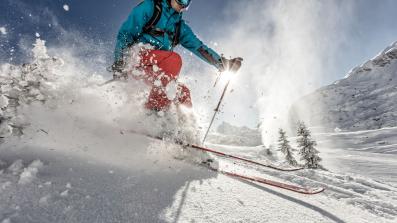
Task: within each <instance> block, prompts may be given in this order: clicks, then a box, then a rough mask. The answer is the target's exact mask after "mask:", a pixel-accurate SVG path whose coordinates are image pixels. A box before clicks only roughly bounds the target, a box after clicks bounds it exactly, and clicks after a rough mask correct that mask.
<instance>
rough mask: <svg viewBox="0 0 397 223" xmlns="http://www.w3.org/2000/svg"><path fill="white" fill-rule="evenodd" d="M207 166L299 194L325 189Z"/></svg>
mask: <svg viewBox="0 0 397 223" xmlns="http://www.w3.org/2000/svg"><path fill="white" fill-rule="evenodd" d="M206 167H208V166H206ZM208 168H209V169H210V170H212V171H216V172H218V173H221V174H223V175H226V176H230V177H235V178H238V179H242V180H246V181H252V182H257V183H260V184H266V185H270V186H273V187H278V188H281V189H285V190H289V191H293V192H296V193H300V194H307V195H314V194H318V193H321V192H323V191H324V190H325V189H324V188H323V187H317V188H307V187H301V186H296V185H292V184H286V183H282V182H278V181H274V180H268V179H265V178H262V177H255V176H247V175H243V174H238V173H233V172H229V171H226V170H219V169H214V168H211V167H208Z"/></svg>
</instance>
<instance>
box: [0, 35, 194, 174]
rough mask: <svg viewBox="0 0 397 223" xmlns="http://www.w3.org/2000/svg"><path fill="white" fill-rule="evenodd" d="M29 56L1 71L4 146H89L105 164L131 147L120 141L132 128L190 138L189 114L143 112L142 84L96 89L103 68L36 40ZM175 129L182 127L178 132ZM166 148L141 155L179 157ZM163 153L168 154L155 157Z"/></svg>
mask: <svg viewBox="0 0 397 223" xmlns="http://www.w3.org/2000/svg"><path fill="white" fill-rule="evenodd" d="M55 55H57V56H55ZM32 56H33V59H32V61H31V62H29V63H27V64H24V65H20V66H18V65H11V64H3V65H2V66H1V67H0V86H1V88H0V106H1V108H2V109H1V110H0V112H1V113H0V115H1V116H0V117H1V119H0V120H1V125H0V127H1V128H0V137H1V138H4V140H5V142H4V143H12V142H13V140H14V139H16V138H17V137H18V136H23V138H29V140H28V141H29V143H28V146H29V147H33V148H34V147H46V148H56V149H57V150H61V151H62V150H65V151H68V148H80V149H82V150H85V149H86V148H91V149H93V153H92V154H91V155H92V158H94V159H95V158H96V159H99V160H102V161H104V162H106V161H107V160H109V157H110V156H112V154H114V153H115V151H117V148H123V147H126V146H128V147H129V148H134V147H135V146H136V145H135V144H136V143H135V144H134V143H132V144H131V142H129V143H127V142H126V140H130V139H126V138H123V135H124V134H127V133H129V134H131V130H136V131H143V132H147V133H150V134H153V135H160V134H163V133H168V135H170V134H172V133H175V132H178V133H180V134H183V135H182V136H181V137H185V138H186V140H195V138H194V137H195V132H193V128H191V130H192V132H189V128H190V127H191V126H190V125H185V126H184V125H180V124H181V123H189V122H187V121H186V120H184V119H186V118H187V116H188V115H191V113H190V111H180V110H177V109H175V108H172V110H171V111H172V112H171V113H170V114H169V115H167V114H163V115H161V114H147V111H146V110H145V109H144V106H143V104H144V103H145V102H146V98H147V94H148V93H149V90H150V89H149V88H148V87H147V86H146V85H144V84H142V83H140V82H138V81H135V80H130V81H128V82H114V83H110V84H108V85H105V86H100V84H102V83H104V82H105V81H106V80H107V79H106V78H104V76H107V75H108V74H106V72H105V71H104V69H103V67H101V69H98V67H95V66H92V65H91V66H87V65H86V64H85V60H84V59H81V57H76V54H75V53H74V52H72V50H70V49H69V50H68V49H64V48H52V49H47V47H46V46H45V41H43V40H41V39H37V40H36V43H35V44H34V47H33V49H32ZM159 116H160V117H159ZM189 120H190V119H189ZM193 124H194V123H193ZM180 126H182V127H181V128H185V127H186V129H183V130H182V129H178V128H177V127H180ZM184 130H186V131H184ZM186 132H189V133H187V134H186ZM15 136H17V137H15ZM170 137H173V135H172V136H171V135H170ZM98 140H99V141H101V142H98ZM130 141H131V140H130ZM137 143H139V142H137ZM126 144H128V145H126ZM137 147H138V146H137ZM109 148H113V149H112V151H110V150H109ZM138 148H139V147H138ZM102 149H103V150H102ZM169 150H170V151H168V150H167V151H161V150H157V151H146V152H147V153H152V154H148V155H149V157H169V156H164V155H171V156H177V155H178V154H172V153H173V152H176V153H178V152H179V151H172V149H171V148H170V149H169ZM154 152H155V153H156V154H155V155H153V153H154ZM162 152H166V153H167V154H163V155H161V154H160V155H159V153H162ZM109 153H110V154H109ZM116 153H117V152H116ZM137 157H139V156H137ZM120 163H122V162H120ZM30 173H32V171H30V172H29V173H27V174H26V176H28V175H29V174H30ZM30 175H32V174H30ZM30 175H29V176H30ZM28 178H29V177H28ZM24 179H25V178H24ZM29 179H30V178H29ZM22 181H23V182H25V180H22ZM22 181H21V182H22Z"/></svg>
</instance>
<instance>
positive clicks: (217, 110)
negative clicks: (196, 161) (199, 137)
mask: <svg viewBox="0 0 397 223" xmlns="http://www.w3.org/2000/svg"><path fill="white" fill-rule="evenodd" d="M230 81H231V80H229V81H228V82H227V84H226V86H225V88H224V89H223V93H222V96H221V99H219V102H218V105H217V106H216V108H215V110H214V111H215V113H214V115H213V116H212V119H211V122H210V125H209V126H208V129H207V132H206V133H205V136H204V139H203V142H202V144H203V145H204V143H205V140H206V139H207V136H208V133H209V132H210V129H211V127H212V124H213V123H214V120H215V117H216V114H217V113H218V112H219V108H220V107H221V104H222V100H223V98H224V97H225V94H226V91H227V88H228V87H229V84H230Z"/></svg>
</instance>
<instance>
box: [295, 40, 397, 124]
mask: <svg viewBox="0 0 397 223" xmlns="http://www.w3.org/2000/svg"><path fill="white" fill-rule="evenodd" d="M290 119H291V121H292V122H296V121H297V120H298V119H303V120H305V121H306V122H308V123H309V124H310V125H311V126H322V127H325V128H327V129H328V130H334V129H341V130H367V129H379V128H382V127H393V126H397V42H396V43H394V44H392V45H391V46H389V47H387V48H386V49H385V50H383V51H382V52H381V53H379V54H378V55H377V56H376V57H374V58H373V59H371V60H369V61H367V62H365V63H364V64H362V65H361V66H358V67H356V68H354V69H352V70H351V71H350V72H349V73H348V74H347V76H346V77H345V78H344V79H342V80H339V81H337V82H335V83H333V84H331V85H329V86H326V87H323V88H321V89H319V90H317V91H315V92H314V93H312V94H310V95H307V96H305V97H303V98H302V99H300V100H299V101H298V102H296V103H295V104H294V105H293V107H292V108H291V113H290Z"/></svg>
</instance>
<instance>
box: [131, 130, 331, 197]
mask: <svg viewBox="0 0 397 223" xmlns="http://www.w3.org/2000/svg"><path fill="white" fill-rule="evenodd" d="M130 132H132V133H133V134H138V135H143V136H145V137H148V138H152V139H156V140H164V139H163V138H162V137H160V136H153V135H150V134H146V133H141V132H136V131H133V130H130ZM172 142H173V143H175V144H178V145H182V146H188V147H191V148H194V149H198V150H201V151H206V152H210V153H214V154H216V155H219V156H223V157H226V158H232V159H237V160H241V161H244V162H248V163H252V164H256V165H259V166H264V167H269V168H272V169H276V170H281V171H293V170H291V169H282V168H278V167H275V166H271V165H266V164H262V163H258V162H255V161H251V160H248V159H244V158H241V157H237V156H233V155H229V154H225V153H222V152H219V151H216V150H212V149H208V148H205V147H201V146H197V145H193V144H186V143H183V142H180V141H176V140H174V141H172ZM200 166H202V167H206V168H208V169H209V170H211V171H214V172H217V173H220V174H223V175H225V176H229V177H234V178H237V179H241V180H246V181H250V182H256V183H260V184H265V185H270V186H273V187H277V188H281V189H285V190H289V191H293V192H296V193H300V194H307V195H314V194H318V193H321V192H323V191H324V188H323V187H318V188H306V187H301V186H296V185H292V184H286V183H282V182H278V181H274V180H269V179H265V178H262V177H257V176H247V175H244V174H238V173H234V172H230V171H227V170H220V169H215V168H212V167H211V166H208V165H203V164H202V165H200ZM294 170H298V169H294Z"/></svg>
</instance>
